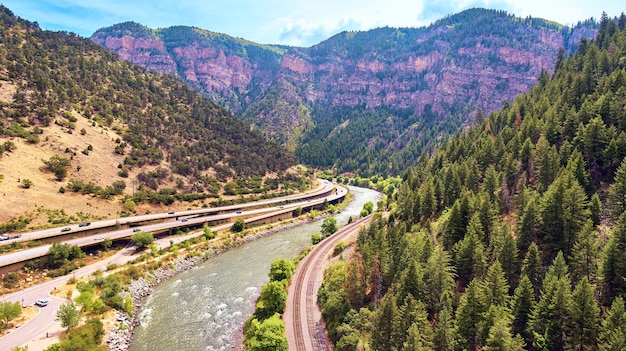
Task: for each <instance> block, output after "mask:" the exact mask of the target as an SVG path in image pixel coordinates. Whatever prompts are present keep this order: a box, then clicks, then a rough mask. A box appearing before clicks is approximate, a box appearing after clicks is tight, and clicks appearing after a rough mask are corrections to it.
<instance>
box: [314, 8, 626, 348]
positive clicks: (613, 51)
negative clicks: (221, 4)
mask: <svg viewBox="0 0 626 351" xmlns="http://www.w3.org/2000/svg"><path fill="white" fill-rule="evenodd" d="M625 28H626V16H624V14H622V15H621V16H620V17H619V18H617V19H610V18H609V17H608V16H607V15H606V14H603V16H602V18H601V19H600V30H599V33H598V35H597V37H596V38H595V39H593V40H582V41H581V42H580V44H579V47H578V49H577V50H576V53H575V54H573V55H571V56H569V57H564V56H559V59H558V60H557V63H556V67H555V71H554V74H552V75H550V74H549V73H547V72H543V73H542V74H541V76H540V77H539V79H538V84H537V85H536V86H535V87H534V88H532V89H531V91H530V92H529V93H527V94H524V95H520V96H518V97H517V98H516V99H515V100H514V101H513V102H512V103H508V104H506V106H504V108H503V109H501V110H500V111H497V112H493V113H491V115H490V116H488V117H486V118H484V119H482V120H478V121H477V124H476V125H475V126H473V127H470V128H468V129H466V130H464V131H463V132H461V133H460V134H457V135H455V136H454V137H452V138H451V139H450V140H448V141H447V142H445V143H444V144H443V145H442V146H441V147H439V148H438V150H437V151H435V152H433V153H430V154H426V153H425V154H422V156H421V158H420V161H419V163H418V164H417V166H415V167H413V168H411V169H410V170H408V171H407V172H406V173H405V174H404V176H403V181H402V184H401V186H400V188H399V190H398V191H397V193H395V195H394V196H393V197H391V198H389V199H387V200H386V201H385V202H384V203H383V207H384V208H385V209H387V210H389V211H388V213H389V214H388V215H380V214H379V215H378V216H377V217H376V218H375V219H374V221H373V223H372V225H371V226H370V227H369V228H364V229H362V230H361V232H360V233H359V237H358V240H357V249H356V251H355V253H354V254H352V255H351V257H350V258H349V259H348V258H346V259H345V260H340V261H338V262H337V263H334V264H333V265H332V266H330V267H329V268H328V269H327V271H326V276H325V279H324V283H323V286H322V288H321V289H320V292H319V295H318V298H319V302H320V304H321V306H322V313H323V316H324V319H325V321H326V326H327V328H328V331H329V335H330V337H331V339H332V340H333V342H334V343H335V348H336V349H337V350H398V351H400V350H490V351H491V350H537V351H539V350H542V351H543V350H545V351H547V350H551V351H559V350H607V351H608V350H624V349H625V348H626V310H625V305H624V298H625V297H626V213H625V212H626V200H625V198H626V197H625V196H626V29H625Z"/></svg>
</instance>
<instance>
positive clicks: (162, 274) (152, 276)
mask: <svg viewBox="0 0 626 351" xmlns="http://www.w3.org/2000/svg"><path fill="white" fill-rule="evenodd" d="M323 217H325V216H322V217H318V218H316V220H318V219H319V218H323ZM312 220H313V219H307V220H302V221H297V222H293V223H290V224H287V225H284V226H280V227H276V228H272V229H268V230H264V231H262V232H259V233H255V234H252V235H247V236H245V237H243V238H238V239H237V240H236V241H234V242H233V244H232V245H230V246H229V248H227V249H221V250H213V249H211V251H209V252H208V254H207V255H206V256H205V257H188V258H187V257H180V258H178V259H177V260H176V261H175V263H174V264H173V268H172V265H166V266H164V267H161V268H158V269H156V270H154V271H152V272H148V273H147V275H146V277H142V278H140V279H137V280H133V281H132V282H131V283H130V285H129V286H128V287H127V288H128V291H127V294H131V296H132V299H133V303H134V306H135V307H134V309H133V317H130V316H129V315H128V314H127V313H125V312H121V311H117V312H116V314H115V319H116V322H117V323H116V328H113V329H112V330H111V331H110V332H108V333H107V335H106V337H105V339H106V341H107V344H108V345H109V350H110V351H126V350H128V348H129V347H130V344H131V342H132V339H133V330H134V328H135V327H137V326H139V325H140V324H141V322H140V321H139V318H138V315H139V310H140V309H141V304H142V302H143V300H144V299H145V298H146V297H147V296H148V295H150V294H151V293H152V291H153V289H154V287H156V286H157V285H159V284H160V283H162V282H164V281H166V280H168V279H170V278H172V277H174V276H176V275H177V274H179V273H182V272H184V271H187V270H189V269H191V268H193V267H194V266H196V265H198V264H199V263H202V262H204V261H206V260H207V259H209V258H211V257H214V256H217V255H219V254H221V253H223V252H225V251H227V250H228V249H231V248H234V247H236V246H239V245H242V244H245V243H247V242H250V241H253V240H255V239H258V238H262V237H264V236H267V235H270V234H273V233H276V232H278V231H281V230H286V229H289V228H293V227H297V226H300V225H302V224H305V223H308V222H310V221H312ZM123 297H125V296H123Z"/></svg>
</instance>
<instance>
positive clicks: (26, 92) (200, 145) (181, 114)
mask: <svg viewBox="0 0 626 351" xmlns="http://www.w3.org/2000/svg"><path fill="white" fill-rule="evenodd" d="M0 43H2V45H1V46H0V146H2V149H1V150H0V151H2V152H0V175H1V177H2V180H1V182H0V186H1V187H2V189H1V190H2V192H3V196H2V198H1V200H0V201H1V206H2V207H3V208H5V209H6V211H3V213H2V218H1V219H0V220H7V219H8V217H10V216H16V215H19V214H21V213H24V211H29V210H30V211H34V210H35V206H36V205H42V206H44V207H50V208H55V209H61V208H67V209H68V211H70V212H72V213H75V212H74V211H79V209H81V207H82V210H83V211H87V212H90V213H96V214H98V215H102V216H107V215H112V214H115V212H117V211H119V210H121V209H124V208H122V207H121V206H120V205H119V204H120V203H121V202H124V201H126V200H132V201H134V202H135V203H136V204H140V205H141V204H142V203H152V204H160V205H169V204H171V203H172V202H176V201H180V200H187V201H191V200H198V201H204V200H207V201H211V200H215V199H217V197H218V196H220V195H224V194H226V195H238V194H244V193H257V194H263V193H267V192H276V191H278V190H287V189H286V188H285V187H284V185H283V186H282V187H281V185H280V184H287V183H291V185H293V186H296V187H298V186H305V184H304V183H306V181H304V180H303V179H302V178H300V176H301V174H300V175H297V174H293V175H288V174H287V173H285V171H286V170H287V169H288V168H289V167H291V166H293V165H294V163H295V162H294V157H293V156H292V155H290V154H289V153H287V152H286V151H284V150H283V149H282V148H281V147H280V146H278V145H277V144H275V143H271V142H267V141H266V140H265V139H264V138H263V137H262V136H261V135H260V134H258V133H255V132H251V131H250V130H249V127H248V126H246V125H245V124H243V123H242V122H240V121H238V120H237V119H235V118H234V117H232V115H230V113H228V112H227V111H226V110H225V109H223V108H221V107H219V106H217V105H216V104H214V103H212V102H210V101H209V100H207V99H206V98H204V97H202V96H200V95H199V94H198V93H197V92H195V91H194V90H193V89H191V88H189V87H187V86H186V85H185V84H184V83H183V82H181V81H180V80H178V79H176V78H174V77H172V76H164V75H159V74H155V73H151V72H148V71H147V70H145V69H143V68H140V67H138V66H135V65H133V64H130V63H128V62H125V61H121V60H119V59H117V57H116V55H115V54H113V53H111V52H109V51H107V50H105V49H103V48H102V47H100V46H98V45H97V44H95V43H93V42H91V41H90V40H87V39H82V38H79V37H77V36H75V35H73V34H70V33H62V32H48V31H42V30H40V29H39V28H38V27H37V26H36V24H33V23H30V22H27V21H24V20H22V19H20V18H17V17H15V16H14V15H13V14H12V13H11V11H10V10H9V9H7V8H5V7H2V8H1V9H0ZM51 160H55V161H60V163H59V162H56V163H53V164H51V163H50V161H51ZM59 167H60V168H59ZM55 171H57V172H58V173H57V172H55ZM24 179H27V180H28V181H29V182H26V184H25V183H24V181H23V180H24ZM18 180H19V181H18ZM236 180H238V181H239V182H238V183H237V182H235V181H236ZM228 182H232V184H230V185H229V186H228V187H225V185H226V184H227V183H228ZM287 186H288V185H287ZM63 191H65V193H63ZM76 193H78V194H85V195H89V197H85V196H80V195H78V194H76ZM113 200H115V201H113ZM86 203H90V204H91V205H86ZM109 205H112V206H109ZM85 206H87V208H85ZM185 206H186V205H185ZM96 208H100V210H96ZM126 210H128V209H126ZM76 220H78V219H76Z"/></svg>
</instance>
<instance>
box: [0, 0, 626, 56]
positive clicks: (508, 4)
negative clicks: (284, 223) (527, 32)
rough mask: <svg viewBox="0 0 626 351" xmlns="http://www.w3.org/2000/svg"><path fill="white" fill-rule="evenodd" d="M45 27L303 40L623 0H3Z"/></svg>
mask: <svg viewBox="0 0 626 351" xmlns="http://www.w3.org/2000/svg"><path fill="white" fill-rule="evenodd" d="M2 1H3V3H4V4H5V6H7V7H9V8H10V9H12V10H13V11H14V12H15V13H16V15H18V16H21V17H23V18H26V19H28V20H31V21H38V22H39V23H40V25H41V26H42V28H44V29H55V30H69V31H75V32H78V33H79V34H81V35H84V36H89V35H91V33H93V32H94V31H95V30H97V29H99V28H100V27H105V26H110V25H113V24H116V23H119V22H123V21H131V20H132V21H135V22H138V23H141V24H144V25H146V26H149V27H152V28H162V27H168V26H173V25H189V26H197V27H200V28H204V29H208V30H211V31H216V32H222V33H226V34H230V35H233V36H236V37H242V38H245V39H248V40H252V41H255V42H259V43H267V44H291V45H299V46H309V45H313V44H316V43H318V42H320V41H322V40H324V39H326V38H328V37H330V36H332V35H334V34H336V33H338V32H340V31H343V30H369V29H372V28H376V27H384V26H389V27H419V26H425V25H428V24H430V23H432V22H434V21H436V20H437V19H440V18H442V17H444V16H446V15H449V14H454V13H457V12H460V11H462V10H464V9H467V8H470V7H485V8H494V9H499V10H506V11H508V12H509V13H513V14H515V15H517V16H520V17H526V16H528V15H531V16H533V17H541V18H545V19H548V20H552V21H556V22H559V23H561V24H575V23H576V22H578V21H581V20H585V19H587V18H589V17H595V18H599V17H600V14H601V13H602V11H606V12H607V13H608V14H609V15H610V16H618V15H619V14H620V13H621V12H622V11H624V5H623V4H622V3H623V0H620V1H619V2H618V1H617V0H593V1H589V0H569V1H568V2H567V4H566V5H565V4H564V2H563V0H524V1H519V0H386V1H384V2H383V1H380V0H316V1H312V0H302V1H293V0H264V1H263V2H260V1H256V0H210V1H206V0H160V1H153V0H135V1H127V0H101V1H85V0H2Z"/></svg>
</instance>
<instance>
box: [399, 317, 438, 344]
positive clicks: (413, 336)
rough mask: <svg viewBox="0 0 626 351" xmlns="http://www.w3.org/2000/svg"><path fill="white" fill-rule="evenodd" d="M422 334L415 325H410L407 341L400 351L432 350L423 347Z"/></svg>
mask: <svg viewBox="0 0 626 351" xmlns="http://www.w3.org/2000/svg"><path fill="white" fill-rule="evenodd" d="M422 339H423V338H422V334H421V333H420V330H419V327H418V326H417V324H416V323H414V324H412V325H411V327H410V328H409V330H408V332H407V339H406V341H405V342H404V344H403V345H402V349H401V350H402V351H428V350H432V346H429V345H425V344H424V342H423V340H422Z"/></svg>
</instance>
